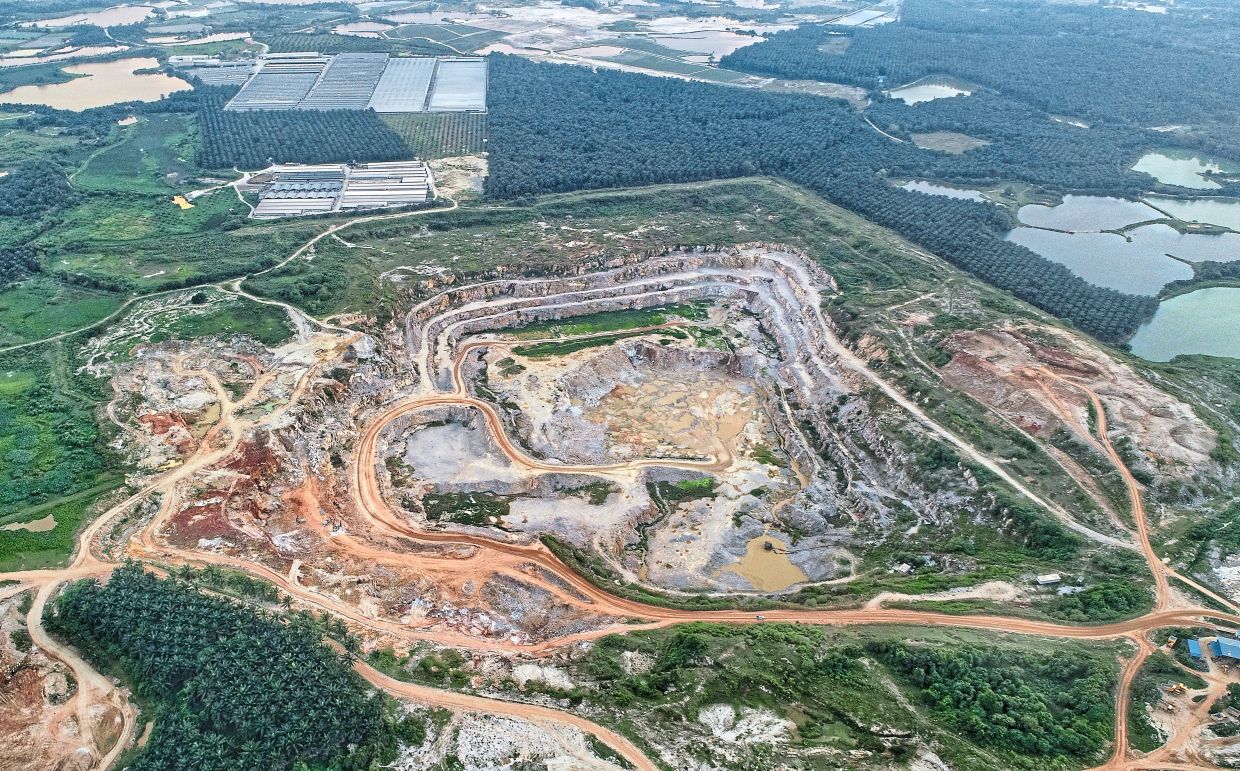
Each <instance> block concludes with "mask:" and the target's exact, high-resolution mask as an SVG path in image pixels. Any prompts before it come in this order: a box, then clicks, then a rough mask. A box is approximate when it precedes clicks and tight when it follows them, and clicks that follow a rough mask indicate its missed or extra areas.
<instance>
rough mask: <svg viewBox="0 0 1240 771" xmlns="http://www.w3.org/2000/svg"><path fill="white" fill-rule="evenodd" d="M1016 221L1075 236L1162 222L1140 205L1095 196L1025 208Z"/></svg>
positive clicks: (1155, 211) (1158, 215)
mask: <svg viewBox="0 0 1240 771" xmlns="http://www.w3.org/2000/svg"><path fill="white" fill-rule="evenodd" d="M1016 217H1017V219H1019V220H1020V221H1021V222H1022V223H1024V224H1026V225H1032V226H1033V227H1038V228H1051V229H1053V230H1067V231H1072V232H1097V231H1100V230H1119V229H1120V228H1123V227H1125V226H1127V225H1134V224H1136V223H1138V222H1147V221H1149V220H1158V219H1163V215H1162V214H1161V213H1159V212H1158V211H1157V210H1156V209H1153V208H1151V207H1149V206H1146V205H1145V204H1144V203H1141V202H1140V201H1128V200H1125V199H1123V198H1103V197H1101V196H1093V195H1066V196H1064V198H1063V203H1061V204H1059V205H1057V206H1042V205H1039V204H1030V205H1028V206H1022V207H1020V211H1019V212H1017V214H1016Z"/></svg>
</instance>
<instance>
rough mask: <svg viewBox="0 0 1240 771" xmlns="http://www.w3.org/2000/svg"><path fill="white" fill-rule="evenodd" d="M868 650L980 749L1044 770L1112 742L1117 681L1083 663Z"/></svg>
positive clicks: (1000, 654)
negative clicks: (1023, 758) (1027, 760)
mask: <svg viewBox="0 0 1240 771" xmlns="http://www.w3.org/2000/svg"><path fill="white" fill-rule="evenodd" d="M869 650H870V652H871V653H873V654H874V655H875V656H876V657H877V658H878V659H879V660H880V661H882V662H883V663H884V664H886V665H887V666H889V667H891V668H892V669H893V670H895V671H896V672H897V673H899V674H900V675H902V676H903V677H904V678H905V679H907V680H908V681H909V682H910V683H911V684H912V685H915V686H916V687H918V688H920V689H922V692H923V695H924V698H925V700H926V701H927V702H928V703H929V704H930V705H931V706H933V707H934V708H935V711H936V713H937V714H938V716H939V717H940V718H941V719H943V720H944V721H945V722H946V723H947V724H948V725H949V726H951V727H953V728H954V729H955V730H957V731H959V732H960V733H962V734H963V735H965V736H967V737H968V738H970V739H972V740H973V741H975V742H978V743H979V744H981V745H982V746H985V747H992V748H996V749H1002V750H1009V751H1012V752H1017V753H1020V754H1023V755H1032V756H1035V757H1042V758H1045V759H1047V763H1048V764H1049V765H1046V766H1042V767H1043V768H1046V767H1060V766H1064V765H1068V764H1072V765H1078V766H1079V765H1080V762H1081V761H1089V760H1092V759H1094V758H1095V757H1096V756H1097V754H1098V753H1099V752H1100V751H1101V750H1102V748H1103V747H1104V746H1105V744H1106V743H1107V741H1108V740H1109V739H1110V735H1111V720H1112V715H1113V714H1114V706H1113V704H1112V699H1111V694H1110V686H1111V682H1112V679H1113V678H1112V677H1111V676H1110V674H1109V673H1106V672H1103V671H1099V670H1098V668H1097V667H1096V666H1094V665H1092V664H1091V662H1090V661H1089V660H1088V659H1085V658H1083V657H1080V656H1073V655H1069V654H1067V653H1057V654H1055V655H1052V656H1035V655H1029V654H1025V653H1017V652H1013V651H1002V650H993V649H983V648H976V647H962V648H957V649H954V650H943V649H935V648H930V647H922V646H912V645H906V644H903V643H889V642H879V643H874V644H872V645H870V646H869ZM1073 761H1075V762H1073Z"/></svg>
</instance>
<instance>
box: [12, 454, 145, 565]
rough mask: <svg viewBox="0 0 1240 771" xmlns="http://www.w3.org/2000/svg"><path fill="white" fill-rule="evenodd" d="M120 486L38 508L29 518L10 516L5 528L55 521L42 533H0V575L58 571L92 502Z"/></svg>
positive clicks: (108, 485)
mask: <svg viewBox="0 0 1240 771" xmlns="http://www.w3.org/2000/svg"><path fill="white" fill-rule="evenodd" d="M122 482H123V480H122V479H120V478H119V477H118V478H115V479H112V480H109V481H107V482H104V483H101V484H99V485H96V486H95V487H94V488H91V489H90V491H89V494H87V495H77V496H66V497H65V500H64V502H63V503H58V504H56V505H53V506H49V507H40V508H38V509H37V511H36V512H35V513H33V514H24V515H22V516H14V515H10V516H8V517H5V518H4V523H5V526H11V525H15V524H18V523H28V522H39V521H41V520H44V518H46V517H52V518H53V519H54V520H55V523H56V525H55V527H53V528H52V529H51V530H47V531H44V532H38V531H32V530H25V529H13V530H0V571H10V570H41V569H43V568H54V567H60V566H61V565H64V564H65V563H67V562H68V560H69V557H70V556H71V555H72V554H73V547H74V546H75V537H76V536H77V533H78V531H79V530H80V529H81V528H82V525H84V524H85V523H86V515H87V512H88V510H89V509H90V508H91V505H92V504H93V503H94V501H95V499H96V498H97V497H98V496H99V495H101V494H102V493H104V492H107V491H108V490H113V489H116V488H117V487H119V486H120V485H121V483H122Z"/></svg>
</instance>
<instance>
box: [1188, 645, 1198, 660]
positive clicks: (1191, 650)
mask: <svg viewBox="0 0 1240 771" xmlns="http://www.w3.org/2000/svg"><path fill="white" fill-rule="evenodd" d="M1188 655H1190V656H1192V657H1193V658H1195V659H1199V658H1201V643H1200V642H1198V641H1197V640H1189V641H1188Z"/></svg>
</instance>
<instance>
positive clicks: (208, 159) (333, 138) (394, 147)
mask: <svg viewBox="0 0 1240 771" xmlns="http://www.w3.org/2000/svg"><path fill="white" fill-rule="evenodd" d="M359 39H364V38H359ZM195 92H200V93H201V96H200V105H199V110H198V125H199V131H200V132H201V136H202V147H201V149H200V150H199V157H198V163H199V165H201V166H202V167H203V168H207V169H227V168H232V167H234V166H235V167H237V168H239V169H261V168H264V167H266V166H267V165H268V163H269V161H274V162H276V163H282V162H290V161H296V162H298V163H344V162H347V161H359V162H362V161H395V160H400V159H402V158H408V157H409V156H410V150H409V147H408V146H407V145H406V144H405V141H404V140H403V139H401V138H400V136H399V135H397V134H396V132H394V131H392V129H391V128H389V127H388V125H387V124H386V123H384V122H383V120H382V119H381V118H380V117H379V116H378V115H377V114H376V113H374V112H372V111H370V110H329V111H318V110H261V111H256V112H226V111H225V110H224V105H225V104H226V103H227V102H228V100H229V99H230V98H231V97H232V95H233V94H234V93H236V89H235V88H231V87H227V86H216V87H203V86H199V87H198V88H197V89H195Z"/></svg>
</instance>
